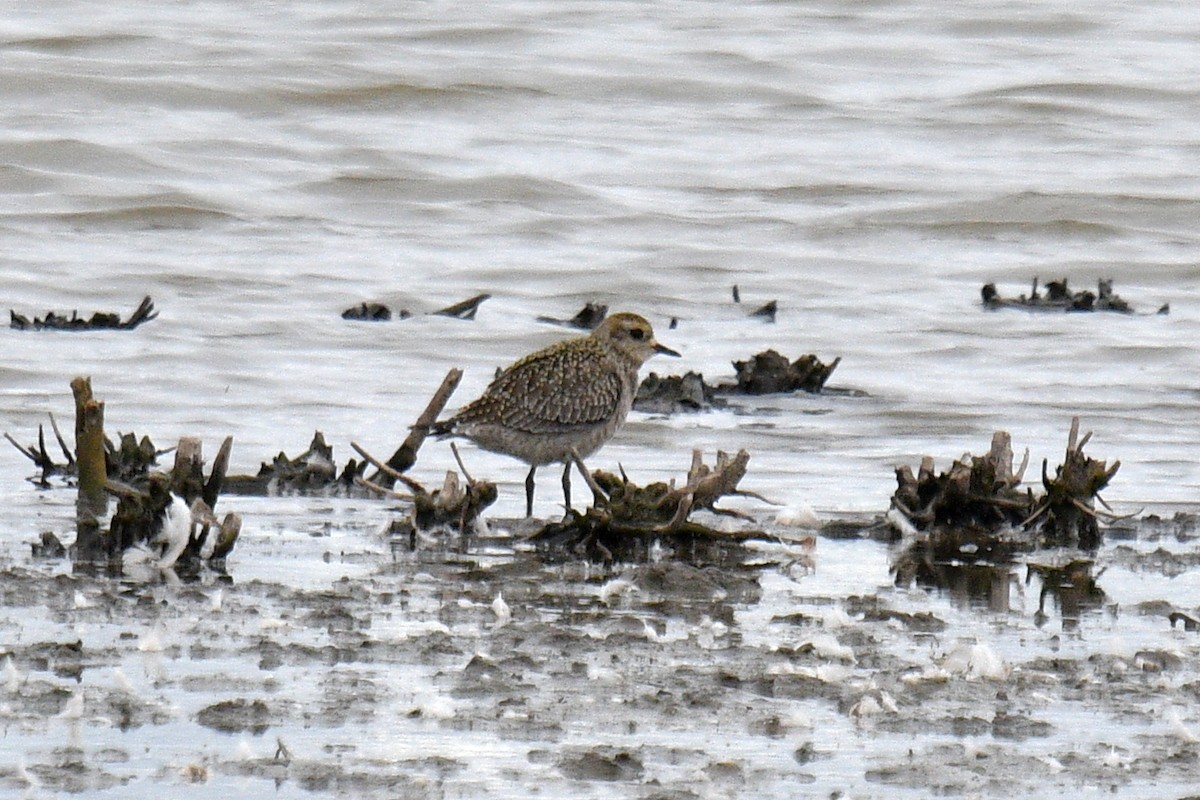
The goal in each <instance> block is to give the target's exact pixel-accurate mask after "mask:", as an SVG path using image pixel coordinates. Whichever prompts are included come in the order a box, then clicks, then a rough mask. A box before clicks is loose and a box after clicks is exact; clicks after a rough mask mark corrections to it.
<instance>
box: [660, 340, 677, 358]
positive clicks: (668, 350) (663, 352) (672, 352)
mask: <svg viewBox="0 0 1200 800" xmlns="http://www.w3.org/2000/svg"><path fill="white" fill-rule="evenodd" d="M654 352H656V353H660V354H661V355H664V356H675V357H676V358H682V356H681V355H680V353H679V352H677V351H675V350H672V349H671V348H669V347H667V346H666V345H665V344H659V343H658V342H655V343H654Z"/></svg>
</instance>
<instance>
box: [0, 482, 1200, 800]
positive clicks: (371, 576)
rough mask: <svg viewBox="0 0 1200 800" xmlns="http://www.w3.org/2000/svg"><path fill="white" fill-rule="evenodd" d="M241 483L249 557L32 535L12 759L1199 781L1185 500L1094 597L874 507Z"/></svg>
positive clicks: (168, 776) (11, 626) (43, 778)
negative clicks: (538, 507) (195, 572)
mask: <svg viewBox="0 0 1200 800" xmlns="http://www.w3.org/2000/svg"><path fill="white" fill-rule="evenodd" d="M239 503H240V504H241V505H242V506H243V508H242V509H241V510H242V512H243V514H244V515H245V516H246V518H247V520H248V521H250V522H249V523H248V525H247V528H246V531H245V533H244V534H243V540H242V541H241V542H240V543H239V546H238V550H237V551H235V554H234V556H233V558H231V559H230V561H229V564H228V567H227V574H223V575H222V574H217V573H213V572H205V573H203V574H201V575H200V576H198V577H197V578H196V579H195V580H192V581H188V582H185V581H181V580H179V579H178V578H177V576H174V575H171V574H159V573H156V572H150V573H143V574H141V575H138V576H135V577H123V578H122V577H109V576H105V575H97V574H90V573H88V572H86V571H81V570H79V569H78V568H76V567H75V566H74V565H72V564H71V562H70V560H69V559H66V558H36V559H35V558H34V557H33V556H32V555H30V552H31V551H30V550H29V547H28V544H27V543H20V542H19V543H11V544H10V546H9V547H8V549H7V550H6V553H7V563H5V564H3V571H2V573H0V575H2V576H3V580H2V581H0V606H2V608H3V616H2V617H0V662H3V676H2V680H3V683H4V686H3V688H0V725H2V726H3V736H2V738H0V789H2V790H3V791H4V792H5V793H21V794H23V795H25V796H55V795H62V794H80V793H83V794H88V795H93V794H94V795H101V796H113V797H116V796H120V797H158V796H161V795H162V794H163V793H164V792H167V793H170V794H172V795H176V796H188V797H209V796H211V797H230V796H259V797H261V796H268V795H269V796H273V797H311V796H317V795H328V794H333V795H339V796H353V797H379V798H385V797H386V798H398V797H399V798H404V797H412V798H418V797H419V798H429V797H437V798H457V797H523V798H524V797H532V796H543V797H567V796H570V797H597V798H599V797H631V798H694V797H704V798H708V797H742V796H747V797H750V796H752V797H789V798H790V797H855V798H863V797H878V798H895V797H929V796H933V795H937V796H946V797H960V796H962V797H974V796H979V797H991V796H997V797H999V796H1004V797H1012V796H1024V797H1061V796H1063V795H1064V794H1067V793H1068V792H1069V793H1071V794H1073V795H1076V796H1083V797H1089V796H1095V797H1101V796H1104V797H1111V796H1113V795H1114V794H1117V795H1121V796H1125V795H1129V796H1151V795H1152V796H1155V797H1187V796H1193V795H1200V789H1197V788H1195V779H1196V776H1197V775H1198V774H1200V659H1198V655H1200V633H1198V632H1196V631H1192V630H1187V629H1186V627H1185V624H1184V621H1183V620H1182V619H1178V618H1177V621H1178V622H1179V624H1177V625H1174V626H1173V625H1172V624H1171V622H1170V620H1169V618H1168V615H1169V614H1170V613H1172V612H1174V611H1179V610H1182V611H1184V612H1186V613H1187V614H1189V615H1191V616H1196V605H1197V604H1198V603H1200V594H1197V593H1196V592H1195V591H1194V589H1195V588H1196V586H1197V578H1196V573H1197V562H1200V555H1198V551H1197V548H1196V538H1195V537H1196V533H1197V532H1196V530H1195V526H1194V525H1193V524H1191V523H1190V522H1188V521H1187V520H1186V519H1185V520H1175V521H1170V520H1168V521H1156V520H1147V521H1143V522H1141V523H1139V524H1137V525H1133V526H1129V527H1126V528H1125V529H1123V530H1122V531H1119V532H1114V533H1113V534H1112V535H1111V536H1110V538H1109V539H1108V540H1107V541H1106V543H1105V545H1104V547H1103V548H1102V550H1101V552H1100V553H1099V555H1098V559H1097V561H1098V567H1097V570H1096V572H1097V573H1099V574H1098V576H1097V577H1096V581H1095V585H1094V586H1092V587H1090V588H1089V590H1088V591H1087V592H1084V594H1083V595H1078V594H1077V593H1076V594H1072V591H1073V590H1071V589H1066V588H1063V587H1062V586H1049V585H1048V584H1044V583H1043V581H1042V579H1041V578H1039V577H1038V573H1037V572H1036V571H1035V570H1033V569H1032V568H1031V567H1030V566H1029V564H1027V563H1017V564H1012V565H1001V566H993V567H979V566H975V567H967V566H965V565H953V564H951V565H945V567H946V568H945V569H944V570H943V574H944V575H946V576H948V577H946V578H945V580H944V581H943V584H944V585H940V586H938V585H921V583H919V582H917V581H911V582H908V585H900V586H897V585H896V584H895V580H894V578H893V576H892V574H891V572H890V561H889V559H894V558H895V557H896V552H897V549H896V546H894V545H888V544H885V543H882V542H879V541H875V540H872V539H870V538H868V537H865V536H864V535H863V534H862V531H861V529H863V528H866V527H867V526H868V525H869V523H870V522H871V521H870V520H849V521H846V520H843V521H841V524H839V525H838V526H836V527H834V526H830V527H827V528H826V529H825V530H824V532H821V533H818V540H817V545H816V548H815V551H814V552H813V553H812V554H811V555H812V559H811V562H809V561H808V560H807V559H806V557H807V556H808V555H809V554H808V553H807V551H805V550H804V549H803V548H801V547H800V546H799V545H796V544H788V543H786V542H784V541H781V540H777V539H769V540H767V541H764V542H762V543H759V544H755V545H751V546H750V547H739V546H730V547H728V548H718V549H717V550H712V549H705V550H704V551H703V552H667V551H655V552H652V553H650V554H649V555H648V558H647V560H646V561H645V562H643V563H636V564H619V565H603V564H592V563H584V562H580V561H578V560H572V559H570V558H564V557H562V556H561V554H546V553H539V552H537V551H536V550H534V549H532V548H530V547H529V546H528V545H526V544H524V543H522V542H521V541H520V530H521V526H520V525H519V524H513V523H493V525H492V530H491V531H490V533H489V534H488V535H487V536H482V537H475V538H473V539H472V540H470V541H468V542H465V543H464V542H463V541H461V540H460V539H458V538H457V537H429V538H422V539H421V540H420V541H418V542H417V547H416V549H415V550H413V549H410V547H409V540H408V539H407V537H400V538H393V537H390V536H389V535H388V534H387V533H386V528H387V524H388V522H389V520H390V518H391V517H392V516H393V515H394V514H395V512H393V511H391V510H389V509H388V508H387V507H386V506H385V505H383V504H379V503H374V502H371V501H361V500H359V501H355V500H310V499H300V498H275V499H262V500H252V499H248V498H247V499H245V500H244V502H243V501H242V500H239ZM764 527H766V528H767V529H768V531H770V532H772V533H773V534H776V535H778V536H779V537H782V538H783V539H795V538H798V537H799V535H802V534H804V533H807V532H806V531H798V530H797V529H796V528H794V527H785V526H782V525H778V524H775V523H774V522H773V521H771V520H764ZM514 528H515V529H517V530H516V531H515V532H514V530H513V529H514ZM856 531H857V532H856ZM66 538H68V539H69V538H70V537H69V536H67V537H66ZM1073 555H1077V554H1063V553H1057V554H1054V553H1052V554H1044V556H1041V557H1039V558H1040V559H1041V560H1042V561H1044V562H1050V561H1053V560H1054V559H1059V560H1060V561H1065V560H1068V558H1069V556H1073ZM901 583H902V584H903V583H905V581H901ZM1044 588H1045V589H1046V591H1045V592H1043V589H1044ZM1092 589H1095V590H1096V591H1092ZM185 788H186V794H185V793H184V791H185Z"/></svg>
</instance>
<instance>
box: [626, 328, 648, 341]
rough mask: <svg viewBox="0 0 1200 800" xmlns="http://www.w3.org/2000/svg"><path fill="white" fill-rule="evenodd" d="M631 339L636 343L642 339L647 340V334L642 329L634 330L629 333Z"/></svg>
mask: <svg viewBox="0 0 1200 800" xmlns="http://www.w3.org/2000/svg"><path fill="white" fill-rule="evenodd" d="M629 338H631V339H633V340H634V341H635V342H640V341H641V340H642V339H645V338H646V332H645V331H644V330H642V329H641V328H634V329H633V330H631V331H630V332H629Z"/></svg>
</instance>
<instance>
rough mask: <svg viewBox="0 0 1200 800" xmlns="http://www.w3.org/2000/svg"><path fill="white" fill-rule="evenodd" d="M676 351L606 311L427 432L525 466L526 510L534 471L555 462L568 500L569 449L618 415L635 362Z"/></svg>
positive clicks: (616, 424)
mask: <svg viewBox="0 0 1200 800" xmlns="http://www.w3.org/2000/svg"><path fill="white" fill-rule="evenodd" d="M657 353H665V354H668V355H676V356H677V355H679V354H678V353H676V352H675V351H674V350H671V349H670V348H667V347H664V346H663V345H660V344H659V343H658V342H657V341H655V339H654V331H653V330H652V329H651V327H650V323H649V322H647V321H646V320H645V319H643V318H642V317H640V316H638V315H637V314H629V313H620V314H613V315H612V316H611V317H608V318H607V319H605V320H604V321H603V322H602V323H600V325H599V326H597V327H596V329H595V330H594V331H592V333H591V334H590V335H588V336H581V337H578V338H575V339H568V340H565V341H562V342H557V343H555V344H552V345H550V346H549V347H547V348H545V349H543V350H538V351H537V352H535V353H531V354H530V355H527V356H525V357H524V358H522V359H521V360H520V361H517V362H516V363H515V364H513V365H512V366H510V367H509V368H508V369H506V370H504V371H503V372H501V373H500V374H499V375H497V376H496V379H495V380H494V381H492V383H491V385H490V386H488V388H487V389H486V390H485V391H484V393H483V394H482V395H481V396H480V397H479V399H477V400H475V401H473V402H471V403H469V404H468V405H466V406H464V407H463V408H462V409H461V410H460V411H459V412H458V413H457V414H455V415H454V416H453V417H451V418H450V419H448V420H445V421H443V422H439V423H438V424H437V425H435V426H434V429H433V430H434V433H437V434H441V435H457V436H463V437H465V438H467V439H470V440H471V441H473V442H475V443H476V444H478V445H479V446H480V447H482V448H484V449H485V450H491V451H492V452H496V453H504V454H506V455H510V456H513V457H515V458H519V459H520V460H522V461H524V462H525V463H527V464H529V465H530V470H529V476H528V477H527V478H526V481H525V489H526V501H527V505H526V513H528V514H532V513H533V475H534V472H535V471H536V469H537V468H538V466H540V465H542V464H551V463H555V462H561V463H563V464H566V465H567V469H566V471H564V473H563V490H564V494H565V495H566V498H565V499H566V501H567V506H568V507H569V506H570V494H569V493H570V488H569V487H570V463H571V457H572V452H575V453H577V454H578V455H579V457H580V458H584V457H586V456H588V455H590V454H591V453H594V452H595V451H596V450H598V449H599V448H600V447H601V446H602V445H603V444H604V443H605V442H607V441H608V440H609V439H611V438H612V437H613V434H615V433H616V432H617V430H618V429H619V428H620V427H621V425H622V424H623V423H624V422H625V418H626V417H627V416H628V415H629V409H630V408H631V407H632V406H633V398H634V395H635V394H636V393H637V386H638V380H637V376H638V369H639V368H640V367H641V366H642V364H644V363H645V362H646V360H647V359H648V358H650V357H651V356H653V355H655V354H657Z"/></svg>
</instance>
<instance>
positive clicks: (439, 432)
mask: <svg viewBox="0 0 1200 800" xmlns="http://www.w3.org/2000/svg"><path fill="white" fill-rule="evenodd" d="M426 433H427V434H428V435H429V436H436V437H437V438H439V439H444V438H445V437H447V436H451V435H453V433H454V420H452V419H444V420H442V421H440V422H435V423H433V424H432V425H430V426H429V428H428V430H426Z"/></svg>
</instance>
